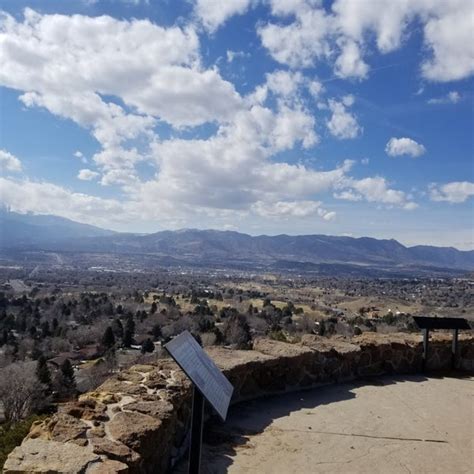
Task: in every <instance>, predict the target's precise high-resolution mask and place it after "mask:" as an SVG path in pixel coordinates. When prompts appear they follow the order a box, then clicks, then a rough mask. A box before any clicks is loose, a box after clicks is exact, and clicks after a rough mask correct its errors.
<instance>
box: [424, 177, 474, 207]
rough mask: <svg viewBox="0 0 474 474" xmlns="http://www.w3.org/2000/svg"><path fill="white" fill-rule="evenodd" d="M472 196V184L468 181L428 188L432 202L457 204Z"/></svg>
mask: <svg viewBox="0 0 474 474" xmlns="http://www.w3.org/2000/svg"><path fill="white" fill-rule="evenodd" d="M471 196H474V183H472V182H470V181H454V182H452V183H446V184H442V185H438V184H433V185H431V187H430V198H431V200H432V201H446V202H450V203H452V204H456V203H457V204H458V203H462V202H465V201H467V200H468V199H469V198H470V197H471Z"/></svg>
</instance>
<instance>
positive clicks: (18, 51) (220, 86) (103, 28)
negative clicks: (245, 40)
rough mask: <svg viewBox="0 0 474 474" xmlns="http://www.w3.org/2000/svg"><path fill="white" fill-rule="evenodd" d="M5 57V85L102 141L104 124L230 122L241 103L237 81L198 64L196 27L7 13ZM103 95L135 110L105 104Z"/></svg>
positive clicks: (1, 34)
mask: <svg viewBox="0 0 474 474" xmlns="http://www.w3.org/2000/svg"><path fill="white" fill-rule="evenodd" d="M0 59H1V62H2V68H1V70H0V84H2V85H4V86H7V87H11V88H13V89H17V90H22V91H26V94H25V95H24V97H23V101H24V103H25V104H26V105H29V106H32V105H40V106H42V107H46V108H48V110H50V111H51V112H52V113H55V114H58V115H61V116H64V117H68V118H71V119H73V120H75V121H77V122H78V123H81V124H83V125H90V126H93V127H98V128H100V129H101V131H100V132H98V134H99V135H100V136H99V137H98V139H99V141H100V139H101V138H102V135H104V134H105V138H104V139H110V136H109V133H108V131H104V130H103V129H104V128H106V127H107V125H108V126H110V127H112V128H114V129H115V128H118V132H117V133H118V134H119V135H124V134H125V135H127V130H130V132H129V133H128V135H136V134H137V133H138V132H139V131H144V130H146V129H147V128H148V127H150V126H152V125H153V124H154V122H153V120H151V119H150V118H149V117H148V115H153V116H155V117H159V118H160V119H161V120H164V121H166V122H168V123H170V124H172V125H173V126H176V127H181V126H194V125H199V124H202V123H205V122H208V121H213V120H225V119H226V118H229V117H230V116H231V115H232V113H233V112H234V111H235V109H236V108H238V107H239V106H240V102H239V95H238V94H237V93H236V91H235V89H234V87H233V85H232V84H230V83H229V82H227V81H225V80H223V79H222V78H221V77H220V75H219V73H218V71H217V70H216V69H203V68H202V67H201V64H200V60H199V39H198V36H197V34H196V32H195V31H194V30H193V29H192V28H191V27H187V28H180V27H177V26H173V27H169V28H163V27H160V26H157V25H155V24H153V23H151V22H150V21H149V20H131V21H125V20H116V19H114V18H111V17H108V16H101V17H95V18H91V17H86V16H82V15H74V16H66V15H42V14H40V13H37V12H35V11H33V10H31V9H26V10H25V12H24V21H23V22H21V21H17V20H16V19H14V18H13V17H11V16H9V15H7V14H3V21H2V26H1V28H0ZM170 84H173V87H169V85H170ZM106 94H107V95H113V96H116V97H120V98H121V99H122V100H123V102H124V103H125V104H126V105H127V106H130V107H133V108H134V109H135V110H136V111H137V113H127V111H126V110H124V109H123V107H121V106H120V105H117V104H115V103H112V102H105V101H104V99H103V96H104V95H106ZM96 117H97V118H96ZM97 122H99V123H97ZM104 122H106V123H104Z"/></svg>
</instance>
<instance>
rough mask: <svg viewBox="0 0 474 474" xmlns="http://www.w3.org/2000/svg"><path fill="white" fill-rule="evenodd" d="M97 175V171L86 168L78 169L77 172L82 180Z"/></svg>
mask: <svg viewBox="0 0 474 474" xmlns="http://www.w3.org/2000/svg"><path fill="white" fill-rule="evenodd" d="M97 176H99V173H97V171H92V170H89V169H86V168H84V169H82V170H79V173H78V174H77V177H78V179H81V180H82V181H92V180H93V179H95V178H97Z"/></svg>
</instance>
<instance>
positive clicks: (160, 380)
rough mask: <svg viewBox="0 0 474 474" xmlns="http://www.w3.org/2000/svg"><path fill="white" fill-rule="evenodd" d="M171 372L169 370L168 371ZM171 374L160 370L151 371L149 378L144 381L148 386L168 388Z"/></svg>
mask: <svg viewBox="0 0 474 474" xmlns="http://www.w3.org/2000/svg"><path fill="white" fill-rule="evenodd" d="M168 372H169V371H168ZM169 379H170V375H166V374H163V373H161V372H158V371H154V372H150V373H149V374H148V377H147V379H146V380H145V381H144V382H143V383H144V384H145V385H146V386H147V387H148V388H152V389H159V388H166V386H167V384H168V380H169Z"/></svg>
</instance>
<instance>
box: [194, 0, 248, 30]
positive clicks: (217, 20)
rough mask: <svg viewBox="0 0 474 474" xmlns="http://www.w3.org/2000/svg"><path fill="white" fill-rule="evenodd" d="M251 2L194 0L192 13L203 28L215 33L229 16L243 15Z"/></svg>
mask: <svg viewBox="0 0 474 474" xmlns="http://www.w3.org/2000/svg"><path fill="white" fill-rule="evenodd" d="M250 4H251V0H225V1H220V0H217V1H216V0H196V5H195V9H194V12H195V14H196V16H197V17H198V18H199V19H200V21H201V22H202V24H203V25H204V27H205V28H206V29H207V30H208V31H210V32H214V31H216V30H217V29H218V28H219V27H220V26H221V25H223V24H224V23H225V22H226V21H227V20H228V19H229V18H230V17H231V16H233V15H237V14H240V15H241V14H242V13H245V12H246V11H247V10H248V8H249V7H250Z"/></svg>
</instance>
